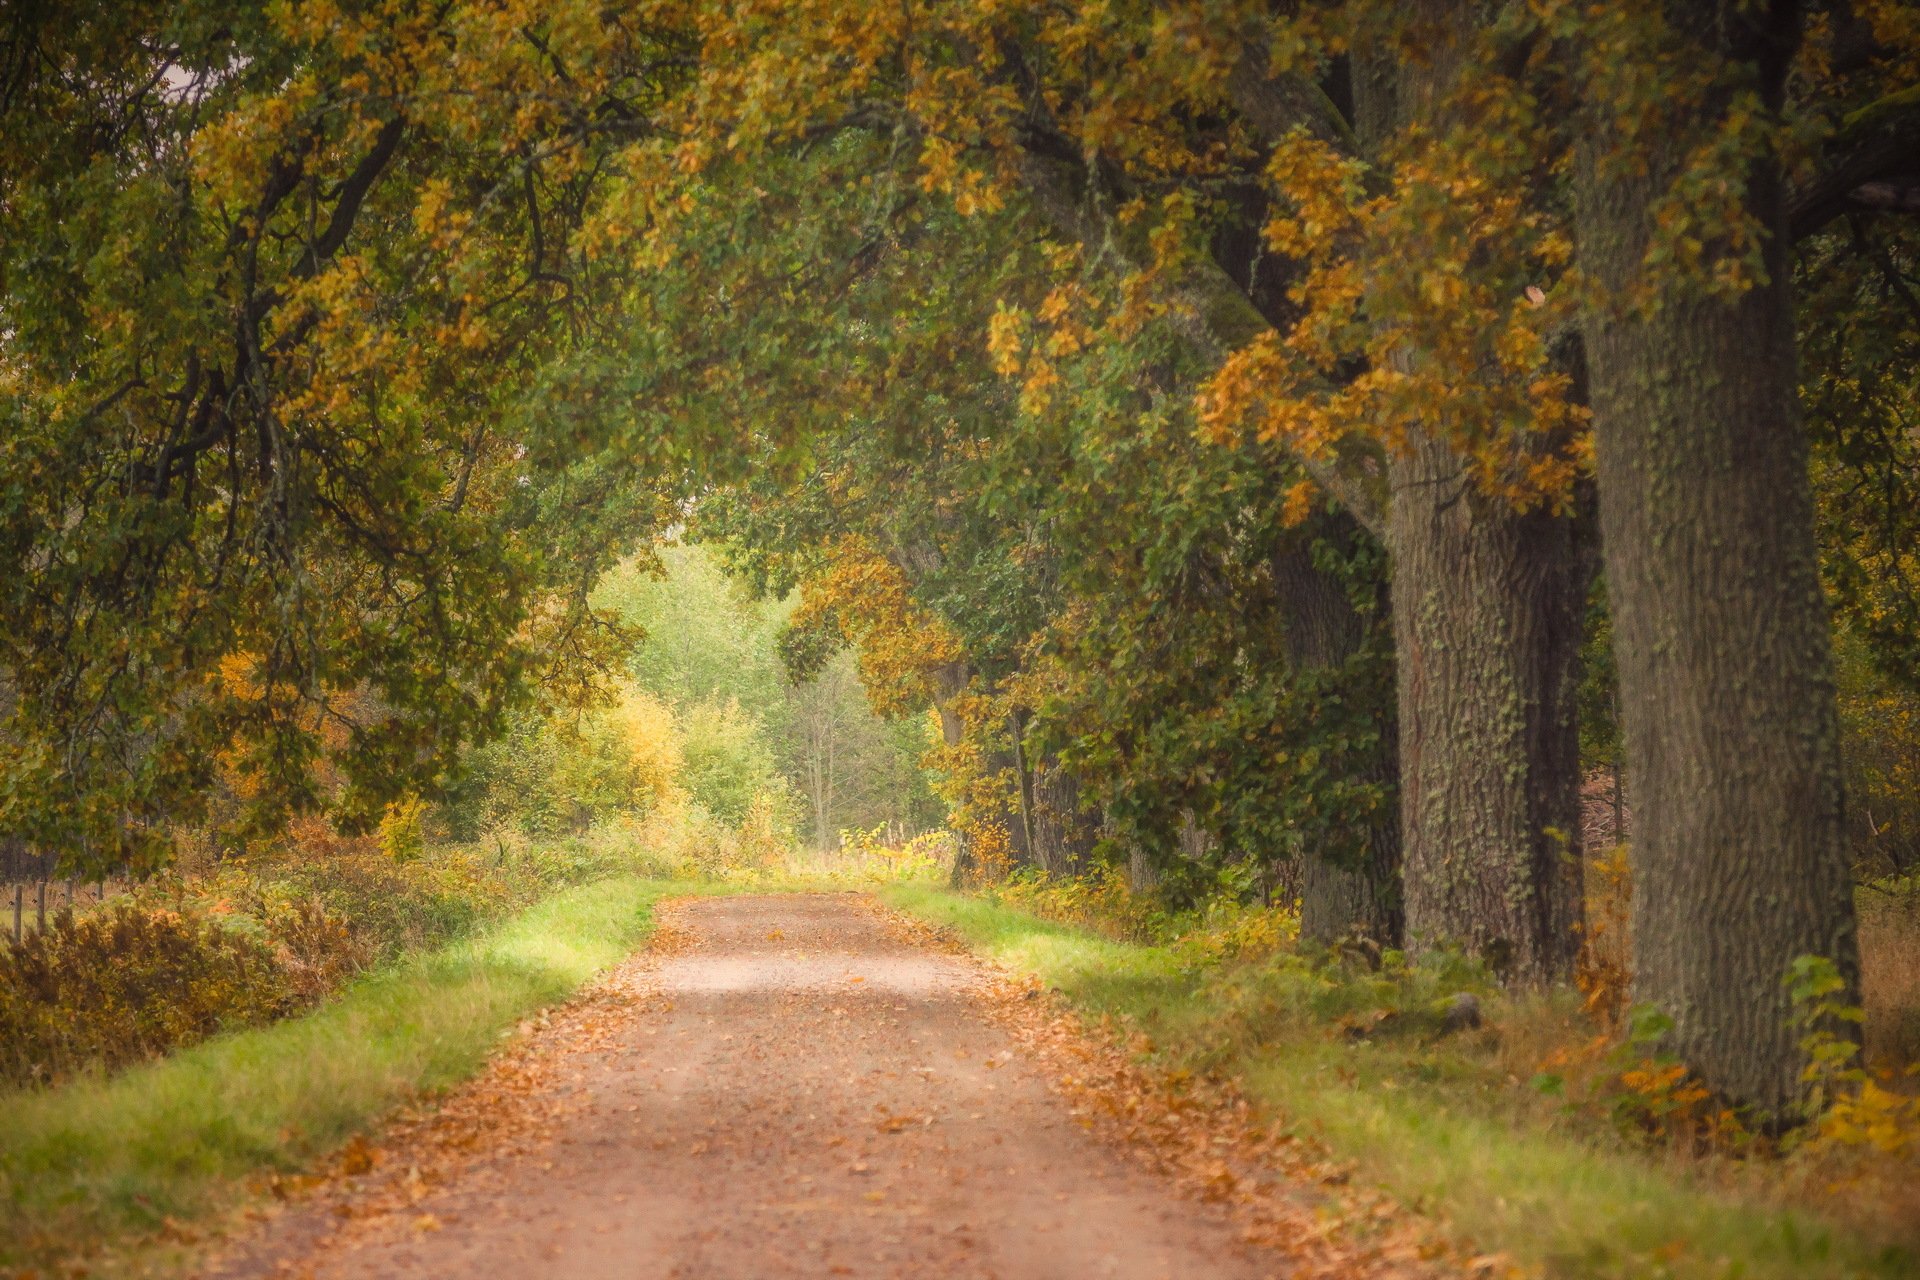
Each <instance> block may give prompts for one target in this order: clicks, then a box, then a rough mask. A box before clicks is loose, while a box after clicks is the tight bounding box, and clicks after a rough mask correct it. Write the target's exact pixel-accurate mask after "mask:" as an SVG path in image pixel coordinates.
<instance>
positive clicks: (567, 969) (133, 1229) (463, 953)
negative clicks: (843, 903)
mask: <svg viewBox="0 0 1920 1280" xmlns="http://www.w3.org/2000/svg"><path fill="white" fill-rule="evenodd" d="M669 891H671V892H676V893H685V892H688V891H689V888H688V886H685V885H679V884H670V883H668V882H665V881H660V880H648V879H642V878H639V877H637V876H634V875H618V876H612V877H609V878H606V879H601V880H598V881H596V882H594V883H592V884H588V885H581V886H578V887H575V888H571V889H567V890H563V891H561V892H560V893H557V894H555V895H553V896H552V897H549V898H547V899H546V900H544V901H542V902H540V903H539V904H538V905H535V906H533V907H530V908H527V909H525V910H523V911H521V912H519V913H517V914H515V915H513V916H510V917H508V918H506V919H504V920H502V921H500V922H498V923H497V924H494V925H492V926H490V927H488V928H486V929H483V930H481V931H479V932H477V933H475V934H473V935H472V936H470V937H468V938H465V939H463V940H461V941H459V942H455V943H451V944H448V945H444V946H441V947H438V948H435V949H433V950H430V951H427V952H425V953H422V954H419V955H415V956H411V957H409V958H407V959H405V960H403V961H400V962H398V963H395V964H392V965H389V966H387V967H384V968H382V969H380V970H378V971H376V972H373V973H369V974H366V975H364V976H362V977H360V978H357V979H355V980H353V981H352V982H350V983H349V984H348V985H347V986H346V987H345V988H344V989H343V990H341V991H340V992H339V993H338V994H337V995H336V996H335V997H334V998H333V999H332V1000H330V1001H328V1002H326V1003H325V1004H323V1005H322V1006H321V1007H319V1008H318V1009H317V1010H315V1011H314V1012H312V1013H309V1014H306V1015H305V1016H302V1017H297V1018H293V1019H290V1020H288V1021H284V1022H280V1023H277V1024H276V1025H273V1026H266V1027H259V1028H255V1029H250V1030H244V1031H238V1032H234V1033H232V1034H228V1035H223V1036H220V1037H218V1038H216V1039H214V1040H211V1041H209V1042H207V1043H204V1044H200V1045H198V1046H195V1047H193V1048H189V1049H186V1050H183V1051H182V1052H180V1053H178V1054H175V1055H174V1056H172V1057H170V1058H167V1059H165V1060H164V1061H159V1062H154V1063H150V1064H147V1065H143V1066H139V1067H135V1068H133V1069H131V1070H128V1071H125V1072H122V1073H119V1074H116V1075H112V1076H92V1077H88V1078H84V1079H80V1080H76V1081H71V1082H69V1083H67V1084H65V1085H63V1086H62V1087H60V1088H57V1089H50V1090H43V1091H36V1092H30V1093H24V1094H22V1093H16V1094H11V1095H8V1096H6V1097H5V1098H4V1100H0V1203H3V1204H4V1208H5V1213H4V1218H3V1221H4V1225H5V1230H4V1231H3V1232H0V1266H11V1267H16V1268H30V1267H32V1266H36V1265H39V1266H51V1267H55V1268H56V1269H57V1268H58V1267H61V1266H64V1265H69V1264H71V1263H72V1262H73V1261H74V1260H75V1259H83V1260H84V1259H88V1258H90V1257H92V1256H93V1255H96V1254H97V1253H98V1252H99V1250H100V1249H101V1248H102V1247H103V1246H118V1245H125V1244H128V1243H145V1244H147V1245H152V1244H154V1243H155V1242H156V1240H157V1241H159V1242H162V1243H164V1242H165V1241H166V1240H168V1239H171V1240H172V1241H173V1242H174V1243H176V1244H177V1243H181V1242H182V1241H183V1240H184V1239H186V1238H188V1237H191V1236H192V1235H194V1234H196V1233H197V1232H198V1231H199V1230H200V1227H199V1226H198V1225H197V1224H198V1223H199V1220H201V1219H204V1218H206V1217H207V1216H208V1215H217V1214H218V1213H219V1212H220V1211H221V1210H224V1209H230V1208H233V1207H235V1206H237V1205H239V1204H241V1203H243V1202H244V1201H246V1200H247V1199H248V1198H249V1197H251V1196H253V1195H257V1194H259V1192H260V1188H261V1186H262V1185H263V1184H262V1182H261V1181H260V1178H261V1177H262V1176H269V1177H270V1175H273V1174H276V1173H294V1172H298V1171H301V1170H303V1169H306V1168H309V1167H311V1165H312V1162H313V1161H314V1160H316V1159H317V1158H319V1157H321V1156H324V1155H326V1154H328V1153H329V1152H331V1151H332V1150H334V1149H335V1148H336V1147H338V1146H339V1145H340V1144H341V1143H342V1142H343V1141H345V1140H346V1139H347V1138H349V1137H351V1136H352V1135H354V1134H358V1133H363V1132H366V1131H367V1130H368V1129H370V1128H372V1127H373V1126H375V1125H377V1124H378V1123H379V1122H380V1121H381V1120H382V1119H383V1118H385V1117H386V1116H387V1115H389V1114H390V1113H391V1112H392V1111H393V1110H394V1108H396V1107H398V1106H400V1105H401V1104H403V1103H408V1102H413V1101H417V1100H419V1099H422V1098H430V1097H431V1096H432V1095H433V1094H434V1093H435V1092H436V1091H437V1090H440V1089H444V1088H446V1087H448V1086H450V1085H453V1084H455V1083H457V1082H459V1081H460V1080H462V1079H464V1078H466V1077H467V1076H468V1075H470V1074H471V1073H472V1072H473V1071H474V1070H475V1069H477V1068H478V1067H479V1065H480V1064H481V1063H482V1062H483V1061H484V1060H485V1058H486V1056H487V1054H488V1053H489V1052H490V1051H491V1050H493V1049H494V1048H495V1047H496V1046H497V1045H498V1044H499V1042H500V1037H501V1035H502V1033H504V1032H506V1031H507V1030H509V1029H510V1028H512V1027H513V1025H514V1024H515V1023H516V1022H517V1021H518V1020H520V1019H521V1018H523V1017H525V1016H527V1015H528V1014H530V1013H533V1012H534V1011H536V1010H538V1009H539V1008H541V1007H542V1006H544V1005H547V1004H551V1003H553V1002H555V1001H557V1000H562V999H564V998H566V997H567V996H568V995H569V994H571V993H572V992H573V991H574V990H575V989H576V988H578V987H579V986H580V984H581V983H583V982H585V981H586V980H587V979H589V978H591V977H592V976H593V975H594V974H596V973H598V972H600V971H601V970H603V969H605V968H607V967H608V966H609V965H612V964H613V963H615V962H616V961H618V960H620V959H623V958H624V957H625V956H627V955H628V954H630V953H631V952H632V950H633V949H634V948H635V947H636V946H638V945H639V944H640V943H641V942H642V941H644V939H645V938H646V936H647V933H648V931H649V929H650V928H651V924H652V910H651V909H652V904H653V902H654V900H655V899H656V898H658V897H659V896H660V895H661V894H662V893H663V892H669Z"/></svg>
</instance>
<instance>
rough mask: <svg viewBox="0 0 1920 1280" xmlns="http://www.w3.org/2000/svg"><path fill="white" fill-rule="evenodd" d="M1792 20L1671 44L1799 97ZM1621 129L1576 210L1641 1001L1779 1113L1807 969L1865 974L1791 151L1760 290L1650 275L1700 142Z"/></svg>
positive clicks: (1699, 1055)
mask: <svg viewBox="0 0 1920 1280" xmlns="http://www.w3.org/2000/svg"><path fill="white" fill-rule="evenodd" d="M1722 11H1725V12H1722ZM1785 12H1786V10H1785V8H1784V7H1782V8H1776V9H1770V10H1765V11H1742V12H1738V13H1736V12H1732V6H1729V5H1717V6H1716V5H1701V6H1698V8H1697V9H1695V8H1694V7H1691V6H1688V7H1678V6H1676V7H1675V8H1674V9H1673V15H1674V19H1675V29H1674V31H1673V32H1672V33H1671V34H1672V36H1673V38H1674V39H1675V40H1676V41H1677V42H1678V50H1677V52H1678V55H1679V56H1680V57H1682V58H1684V59H1686V60H1687V61H1688V62H1689V64H1690V65H1700V66H1713V65H1714V64H1715V63H1716V62H1717V63H1719V64H1720V65H1721V66H1723V67H1726V68H1727V69H1728V70H1729V71H1730V72H1731V73H1732V74H1733V75H1734V76H1735V77H1737V78H1738V79H1740V80H1744V81H1745V82H1746V83H1747V85H1748V86H1749V87H1753V88H1757V89H1758V90H1759V91H1760V92H1761V93H1762V94H1763V95H1764V96H1767V97H1769V98H1771V99H1772V100H1773V101H1775V102H1776V103H1777V101H1778V98H1779V94H1780V80H1781V76H1782V75H1783V74H1784V69H1785V64H1786V58H1787V51H1789V50H1790V49H1791V47H1792V37H1793V34H1794V32H1793V30H1792V29H1791V27H1787V28H1782V27H1779V26H1774V27H1769V26H1767V25H1765V24H1766V23H1768V22H1775V23H1778V22H1779V21H1780V19H1781V15H1782V14H1783V13H1785ZM1789 16H1790V15H1789ZM1672 51H1673V50H1671V49H1670V52H1672ZM1725 106H1726V103H1724V102H1721V103H1719V104H1710V105H1709V106H1708V107H1707V108H1705V110H1706V111H1711V110H1712V109H1715V107H1719V108H1724V107H1725ZM1597 115H1598V113H1596V116H1597ZM1700 118H1703V119H1705V118H1708V117H1707V116H1706V115H1705V114H1704V113H1703V114H1702V115H1701V116H1700ZM1614 136H1615V135H1614V134H1613V132H1612V131H1611V130H1610V129H1608V128H1607V127H1606V122H1605V120H1603V119H1599V118H1596V119H1595V121H1594V125H1593V132H1592V136H1591V138H1590V140H1589V142H1588V145H1587V148H1586V154H1585V155H1584V156H1583V157H1582V160H1583V163H1582V164H1581V165H1580V166H1579V169H1578V173H1579V181H1578V182H1577V197H1578V199H1577V219H1578V228H1579V234H1580V252H1581V258H1582V262H1583V263H1584V264H1585V265H1586V267H1587V269H1588V270H1589V271H1590V272H1591V273H1592V275H1593V276H1594V278H1595V279H1596V281H1597V283H1598V284H1599V285H1600V286H1601V288H1602V290H1603V291H1604V293H1603V297H1605V298H1608V299H1610V300H1611V305H1602V306H1599V307H1596V308H1595V310H1594V311H1593V313H1592V314H1591V316H1590V317H1589V323H1588V331H1587V332H1588V336H1587V345H1588V353H1589V367H1590V372H1591V377H1592V388H1593V408H1594V431H1595V443H1596V454H1597V463H1598V470H1599V477H1600V488H1601V526H1602V532H1603V535H1604V546H1605V553H1606V571H1607V590H1608V599H1609V601H1610V603H1611V605H1612V608H1613V616H1614V651H1615V659H1616V662H1617V664H1618V668H1619V685H1620V707H1621V714H1622V719H1623V722H1624V725H1623V727H1624V730H1625V742H1626V755H1627V773H1628V789H1629V791H1630V792H1631V794H1632V796H1633V805H1634V811H1633V819H1634V836H1633V843H1632V860H1633V879H1634V896H1633V947H1634V957H1633V963H1634V997H1635V999H1636V1000H1640V1001H1644V1002H1646V1003H1649V1004H1652V1005H1654V1006H1655V1007H1657V1008H1659V1009H1660V1010H1662V1011H1663V1012H1664V1013H1666V1014H1667V1015H1668V1016H1669V1017H1671V1018H1672V1020H1673V1030H1672V1032H1671V1035H1670V1038H1669V1042H1668V1044H1669V1047H1670V1048H1671V1050H1672V1051H1673V1052H1675V1053H1676V1054H1678V1056H1679V1057H1680V1058H1681V1060H1682V1061H1684V1062H1685V1063H1686V1064H1687V1065H1688V1066H1689V1067H1690V1068H1692V1069H1693V1070H1694V1071H1695V1072H1696V1073H1697V1074H1698V1075H1699V1076H1700V1077H1701V1078H1702V1079H1703V1080H1704V1081H1705V1082H1706V1083H1707V1084H1708V1085H1709V1086H1711V1087H1713V1088H1714V1089H1716V1090H1718V1091H1720V1092H1721V1093H1722V1094H1723V1095H1724V1096H1727V1097H1729V1098H1731V1099H1734V1100H1736V1101H1738V1102H1742V1103H1746V1104H1749V1105H1751V1106H1753V1107H1754V1108H1756V1109H1757V1111H1759V1112H1761V1113H1764V1114H1770V1115H1772V1116H1775V1117H1778V1116H1780V1115H1781V1114H1782V1113H1784V1112H1786V1111H1787V1109H1788V1108H1789V1107H1790V1106H1791V1105H1792V1104H1793V1102H1794V1100H1795V1099H1796V1097H1797V1096H1798V1094H1799V1092H1800V1088H1801V1083H1800V1070H1801V1067H1802V1065H1803V1061H1804V1059H1803V1054H1802V1051H1801V1049H1800V1047H1799V1043H1798V1039H1799V1033H1798V1032H1796V1031H1795V1030H1794V1029H1793V1028H1792V1027H1791V1025H1790V1022H1791V1019H1792V1016H1793V1010H1792V1008H1791V1003H1790V1000H1789V998H1788V994H1787V992H1786V990H1785V989H1784V987H1783V985H1782V978H1783V976H1784V975H1785V973H1786V971H1787V967H1788V966H1789V964H1791V963H1792V961H1793V960H1794V959H1795V958H1796V957H1799V956H1803V955H1818V956H1823V957H1826V958H1827V959H1829V960H1831V961H1833V962H1834V963H1835V965H1836V966H1837V967H1838V968H1839V970H1840V972H1841V974H1842V975H1843V976H1844V977H1845V978H1846V979H1847V980H1848V982H1849V984H1851V983H1852V982H1853V981H1854V980H1855V977H1856V971H1857V960H1856V950H1855V939H1854V914H1853V900H1852V889H1851V882H1850V878H1849V874H1848V866H1847V854H1846V842H1845V829H1844V826H1843V821H1842V803H1841V775H1840V758H1839V748H1838V725H1837V716H1836V712H1835V703H1834V689H1833V680H1832V658H1831V653H1830V635H1829V621H1828V616H1827V609H1826V601H1825V598H1824V596H1823V594H1822V590H1821V585H1820V577H1819V567H1818V562H1817V560H1816V553H1815V546H1814V535H1813V499H1812V494H1811V488H1810V484H1809V480H1808V475H1807V443H1806V438H1805V434H1804V432H1803V430H1802V427H1801V422H1800V415H1799V402H1798V398H1797V396H1798V387H1797V352H1796V347H1795V337H1794V327H1793V313H1792V302H1791V298H1790V290H1789V285H1790V279H1791V267H1790V263H1789V261H1788V257H1787V248H1786V245H1787V237H1786V216H1785V215H1786V201H1785V188H1784V184H1783V182H1782V180H1781V176H1780V174H1779V172H1778V169H1777V167H1776V166H1775V165H1774V164H1773V163H1771V161H1768V160H1759V161H1756V162H1755V163H1754V165H1753V167H1752V169H1751V170H1750V171H1749V173H1748V175H1747V187H1746V212H1747V213H1748V214H1749V215H1750V216H1751V217H1752V218H1754V219H1755V220H1756V221H1757V223H1758V224H1759V225H1760V226H1761V227H1762V228H1764V231H1765V234H1766V236H1767V240H1766V246H1765V251H1764V264H1763V265H1764V270H1765V273H1766V278H1765V279H1764V280H1763V281H1760V282H1758V283H1757V284H1756V285H1755V287H1753V288H1750V289H1748V290H1747V291H1746V292H1743V293H1740V294H1738V295H1736V296H1728V295H1727V294H1726V293H1725V292H1719V293H1710V292H1708V291H1707V290H1706V289H1705V288H1704V287H1702V286H1701V282H1700V281H1697V280H1696V281H1689V280H1685V279H1680V278H1677V276H1678V273H1677V272H1676V271H1673V270H1671V269H1669V270H1667V271H1665V272H1663V273H1661V274H1659V275H1655V276H1651V277H1648V276H1646V275H1645V274H1643V264H1644V262H1645V261H1646V257H1647V250H1648V248H1649V246H1650V244H1651V241H1652V237H1653V235H1654V226H1655V218H1654V211H1655V206H1656V203H1657V201H1658V200H1659V199H1660V197H1661V195H1662V194H1663V193H1664V192H1665V191H1666V190H1667V188H1668V186H1669V184H1671V183H1672V182H1673V181H1674V180H1675V179H1676V178H1677V177H1678V176H1679V174H1680V173H1681V169H1682V166H1683V165H1684V164H1685V163H1686V150H1687V148H1686V143H1685V141H1684V139H1675V140H1673V141H1671V142H1669V143H1668V144H1667V146H1666V150H1665V154H1660V153H1658V152H1656V153H1655V154H1654V155H1653V157H1652V160H1653V163H1652V165H1651V166H1650V167H1649V168H1638V169H1637V172H1635V173H1624V172H1619V171H1618V170H1619V169H1620V166H1617V165H1612V164H1609V163H1608V160H1609V156H1610V148H1611V147H1612V146H1613V145H1614V141H1613V140H1614ZM1642 287H1650V288H1651V290H1652V292H1651V293H1650V294H1643V295H1641V298H1640V299H1637V300H1636V304H1635V305H1633V306H1631V307H1629V306H1628V305H1627V302H1626V299H1627V298H1628V296H1629V294H1630V293H1631V292H1633V291H1634V290H1637V289H1640V288H1642ZM1849 998H1850V997H1849Z"/></svg>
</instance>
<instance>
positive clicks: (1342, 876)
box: [1273, 515, 1403, 947]
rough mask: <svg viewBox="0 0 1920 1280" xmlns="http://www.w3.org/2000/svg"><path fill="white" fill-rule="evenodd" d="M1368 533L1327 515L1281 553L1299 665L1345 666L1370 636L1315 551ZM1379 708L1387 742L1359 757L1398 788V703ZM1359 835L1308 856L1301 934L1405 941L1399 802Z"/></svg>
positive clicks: (1370, 774)
mask: <svg viewBox="0 0 1920 1280" xmlns="http://www.w3.org/2000/svg"><path fill="white" fill-rule="evenodd" d="M1364 536H1365V535H1364V534H1363V533H1362V532H1361V530H1360V527H1359V525H1358V524H1356V523H1355V522H1354V521H1353V519H1352V518H1351V517H1349V516H1346V515H1327V516H1322V517H1320V518H1319V519H1317V520H1316V521H1315V522H1314V523H1313V524H1312V525H1310V526H1308V527H1307V528H1305V529H1303V530H1301V536H1299V537H1296V538H1293V539H1290V540H1289V542H1288V544H1287V545H1286V547H1285V548H1284V549H1283V550H1282V551H1281V552H1280V553H1279V554H1277V555H1276V556H1275V557H1274V558H1273V576H1274V581H1275V585H1276V586H1277V587H1278V589H1279V591H1280V596H1281V600H1282V601H1283V607H1284V608H1285V610H1286V624H1285V625H1286V646H1287V656H1288V658H1289V660H1290V661H1291V662H1292V663H1293V664H1294V665H1295V666H1296V667H1300V668H1311V667H1339V666H1342V665H1344V664H1346V663H1347V662H1349V661H1350V660H1352V659H1353V658H1354V657H1356V656H1357V655H1358V654H1359V652H1360V650H1361V648H1362V647H1363V646H1364V645H1365V644H1366V641H1367V622H1366V619H1365V618H1364V617H1363V616H1362V615H1361V613H1360V611H1359V610H1357V609H1356V608H1354V603H1353V599H1352V597H1351V596H1350V595H1349V594H1348V590H1347V584H1346V583H1344V582H1342V581H1341V580H1340V579H1339V578H1338V577H1337V576H1336V575H1334V574H1332V573H1329V572H1327V571H1326V570H1325V569H1323V568H1322V567H1321V566H1320V565H1318V564H1316V563H1315V561H1314V555H1313V542H1314V541H1315V540H1316V539H1324V540H1327V541H1330V542H1333V543H1335V544H1336V545H1338V546H1342V547H1348V546H1351V545H1353V544H1354V543H1355V542H1356V541H1357V540H1358V539H1360V538H1362V537H1364ZM1381 585H1382V595H1383V596H1384V595H1385V590H1384V586H1385V584H1384V583H1383V584H1381ZM1379 711H1380V714H1381V717H1382V722H1383V723H1382V728H1381V734H1380V739H1379V744H1378V746H1377V747H1376V748H1375V750H1374V751H1373V753H1372V757H1371V759H1368V760H1366V761H1361V762H1356V763H1357V771H1358V773H1359V774H1360V776H1361V777H1362V778H1363V779H1364V780H1365V781H1368V782H1375V783H1379V784H1381V785H1382V786H1384V787H1385V788H1386V789H1387V790H1388V792H1389V793H1390V794H1391V793H1392V792H1393V791H1394V790H1395V789H1396V787H1397V784H1398V774H1399V768H1398V759H1397V752H1398V750H1399V743H1398V742H1397V741H1396V737H1395V729H1394V715H1393V708H1392V707H1390V706H1388V707H1381V708H1379ZM1355 835H1356V844H1357V845H1358V846H1359V852H1358V856H1357V857H1352V858H1346V859H1341V860H1334V859H1331V858H1328V857H1324V856H1322V855H1321V854H1320V852H1319V851H1317V850H1308V851H1307V853H1306V855H1305V856H1304V857H1303V858H1302V859H1301V866H1300V936H1301V938H1302V939H1303V940H1304V941H1306V942H1309V943H1315V944H1319V945H1322V946H1324V945H1326V944H1329V943H1332V942H1334V941H1337V940H1338V939H1340V938H1343V937H1349V936H1352V935H1355V934H1359V935H1362V936H1365V937H1368V938H1371V939H1372V940H1373V941H1375V942H1376V943H1379V944H1380V945H1382V946H1394V947H1397V946H1399V945H1400V942H1401V926H1402V922H1403V914H1402V910H1401V894H1400V820H1399V815H1398V811H1397V809H1396V808H1393V807H1389V808H1387V809H1386V810H1384V811H1383V812H1382V813H1381V814H1380V815H1379V817H1378V818H1377V819H1376V820H1375V821H1373V822H1371V823H1369V824H1367V828H1366V830H1364V831H1361V832H1356V833H1355Z"/></svg>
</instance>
